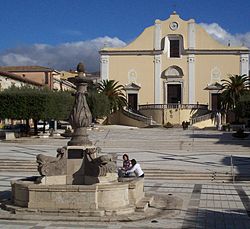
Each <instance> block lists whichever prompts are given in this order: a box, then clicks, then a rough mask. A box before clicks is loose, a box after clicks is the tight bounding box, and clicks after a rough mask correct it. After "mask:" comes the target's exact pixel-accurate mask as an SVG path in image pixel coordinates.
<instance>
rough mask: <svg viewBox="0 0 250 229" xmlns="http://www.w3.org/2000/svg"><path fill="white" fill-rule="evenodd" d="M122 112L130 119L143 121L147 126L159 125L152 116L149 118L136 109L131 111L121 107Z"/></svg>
mask: <svg viewBox="0 0 250 229" xmlns="http://www.w3.org/2000/svg"><path fill="white" fill-rule="evenodd" d="M122 113H123V114H124V115H125V116H127V117H129V118H132V119H135V120H137V121H141V122H143V123H145V124H146V125H147V126H160V125H159V124H157V123H156V122H155V121H154V120H153V119H152V117H151V118H149V117H147V116H145V115H143V114H141V113H139V112H138V111H136V112H135V111H132V110H127V109H122Z"/></svg>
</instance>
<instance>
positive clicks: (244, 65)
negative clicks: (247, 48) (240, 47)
mask: <svg viewBox="0 0 250 229" xmlns="http://www.w3.org/2000/svg"><path fill="white" fill-rule="evenodd" d="M240 74H241V75H244V74H246V75H247V76H248V75H249V55H248V54H241V55H240Z"/></svg>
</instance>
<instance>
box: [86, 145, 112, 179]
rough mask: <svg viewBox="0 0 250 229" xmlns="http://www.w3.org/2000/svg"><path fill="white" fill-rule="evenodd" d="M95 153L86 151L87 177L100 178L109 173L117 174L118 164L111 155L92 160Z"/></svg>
mask: <svg viewBox="0 0 250 229" xmlns="http://www.w3.org/2000/svg"><path fill="white" fill-rule="evenodd" d="M92 153H93V152H91V151H89V150H88V149H87V150H86V160H85V175H87V176H93V177H100V176H106V175H107V173H116V162H115V161H114V159H113V156H111V155H102V156H99V157H97V158H92V155H91V154H92Z"/></svg>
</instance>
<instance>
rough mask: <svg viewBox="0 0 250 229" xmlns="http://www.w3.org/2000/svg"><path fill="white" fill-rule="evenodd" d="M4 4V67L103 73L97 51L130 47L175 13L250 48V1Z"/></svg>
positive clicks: (15, 0) (21, 0)
mask: <svg viewBox="0 0 250 229" xmlns="http://www.w3.org/2000/svg"><path fill="white" fill-rule="evenodd" d="M0 4H1V17H0V26H1V35H0V65H25V64H29V65H47V66H50V67H53V68H65V69H66V68H71V66H72V65H73V61H76V62H79V61H84V62H87V66H86V67H87V69H89V71H93V70H98V52H97V49H98V48H101V47H102V46H103V43H105V42H106V43H108V44H110V45H111V46H121V45H124V44H125V43H128V42H130V41H131V40H133V39H134V38H136V37H137V36H138V35H139V34H140V33H141V32H142V31H143V29H144V28H145V27H147V26H150V25H152V24H153V23H154V21H155V19H161V20H164V19H167V18H168V17H169V15H170V14H171V12H172V11H173V10H176V11H177V13H178V14H179V15H180V17H181V18H183V19H184V20H187V19H190V18H194V19H195V21H196V22H197V23H203V26H204V28H205V29H206V30H207V31H208V32H209V33H210V34H212V35H214V36H215V38H216V36H218V39H219V40H220V39H221V41H222V42H223V40H225V42H226V39H230V40H234V39H235V42H236V43H237V40H240V41H239V42H241V43H244V45H247V46H248V45H249V46H250V13H249V12H250V1H249V0H238V1H236V0H230V1H225V0H217V1H216V0H209V1H208V0H206V1H205V0H175V1H172V0H41V1H39V0H37V1H36V0H0ZM237 44H238V43H237ZM70 47H71V48H72V49H71V48H70ZM78 48H79V49H81V48H82V54H81V51H80V50H78ZM41 50H42V51H41ZM92 52H93V53H92ZM70 58H71V61H69V59H70ZM78 59H79V61H78ZM93 62H96V63H95V64H94V63H93ZM72 67H74V66H72Z"/></svg>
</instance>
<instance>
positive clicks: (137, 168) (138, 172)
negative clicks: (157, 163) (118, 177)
mask: <svg viewBox="0 0 250 229" xmlns="http://www.w3.org/2000/svg"><path fill="white" fill-rule="evenodd" d="M131 164H132V167H131V168H130V169H129V170H127V171H126V174H129V173H133V172H134V173H135V175H136V176H137V177H144V172H143V171H142V169H141V166H140V164H139V163H137V162H136V160H135V159H132V160H131Z"/></svg>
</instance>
